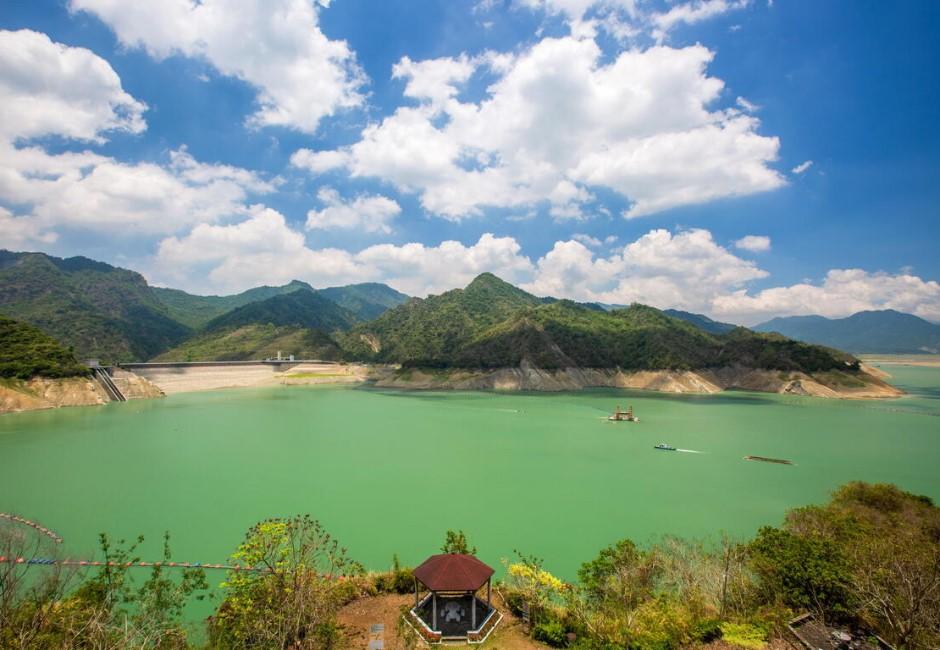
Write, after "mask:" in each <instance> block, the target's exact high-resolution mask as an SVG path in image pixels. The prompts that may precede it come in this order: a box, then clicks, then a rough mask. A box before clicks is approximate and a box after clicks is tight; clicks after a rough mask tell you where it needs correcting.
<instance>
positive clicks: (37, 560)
mask: <svg viewBox="0 0 940 650" xmlns="http://www.w3.org/2000/svg"><path fill="white" fill-rule="evenodd" d="M0 563H6V564H34V565H59V566H79V567H96V566H114V567H117V566H122V567H127V568H130V569H138V568H146V567H163V568H169V569H219V570H222V571H255V572H265V571H268V570H269V569H267V568H266V567H265V568H259V567H250V566H241V565H238V564H202V563H201V562H98V561H94V560H70V559H65V560H56V559H54V558H48V557H30V558H26V557H6V556H5V555H0Z"/></svg>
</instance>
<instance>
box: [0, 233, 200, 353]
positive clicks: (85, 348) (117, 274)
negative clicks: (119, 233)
mask: <svg viewBox="0 0 940 650" xmlns="http://www.w3.org/2000/svg"><path fill="white" fill-rule="evenodd" d="M0 314H5V315H7V316H10V317H13V318H16V319H18V320H22V321H26V322H28V323H30V324H32V325H35V326H36V327H38V328H40V329H41V330H42V331H43V332H45V333H46V334H49V335H50V336H52V337H54V338H55V339H57V340H58V341H61V342H62V343H63V344H65V345H66V346H71V347H72V348H74V350H75V353H76V354H77V355H79V356H80V357H97V358H100V359H102V360H103V361H107V362H114V361H131V360H140V359H147V358H150V357H152V356H153V355H154V354H157V353H159V352H160V351H162V350H165V349H167V348H168V347H171V346H173V345H176V344H177V343H179V342H180V341H182V340H183V339H184V338H186V337H187V336H188V335H189V334H190V331H191V330H190V328H189V327H187V326H186V325H184V324H182V323H178V322H176V321H175V320H173V319H172V318H171V317H170V316H169V314H168V312H167V309H166V307H164V305H163V304H162V303H160V302H159V301H158V300H157V299H156V298H155V297H154V295H153V293H152V291H151V288H150V287H149V286H148V285H147V282H146V280H144V278H143V276H141V275H140V274H139V273H135V272H133V271H128V270H126V269H120V268H116V267H113V266H110V265H108V264H104V263H102V262H96V261H94V260H90V259H88V258H85V257H70V258H68V259H60V258H58V257H52V256H49V255H44V254H42V253H11V252H9V251H0Z"/></svg>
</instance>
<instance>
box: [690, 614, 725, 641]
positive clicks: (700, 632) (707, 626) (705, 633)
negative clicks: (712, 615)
mask: <svg viewBox="0 0 940 650" xmlns="http://www.w3.org/2000/svg"><path fill="white" fill-rule="evenodd" d="M721 636H722V632H721V622H720V621H718V620H717V619H708V620H705V621H699V622H698V623H696V624H695V625H693V626H692V639H693V640H695V641H698V642H699V643H711V642H712V641H717V640H718V639H720V638H721Z"/></svg>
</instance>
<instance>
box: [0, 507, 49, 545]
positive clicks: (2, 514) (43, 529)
mask: <svg viewBox="0 0 940 650" xmlns="http://www.w3.org/2000/svg"><path fill="white" fill-rule="evenodd" d="M0 519H9V520H10V521H12V522H15V523H17V524H23V525H24V526H29V527H30V528H33V529H35V530H37V531H39V532H40V533H42V534H43V535H45V536H46V537H49V538H51V539H52V540H53V541H54V542H55V543H56V544H61V543H62V538H61V537H60V536H59V535H57V534H56V533H55V531H53V530H51V529H49V528H46V527H45V526H43V525H42V524H39V523H38V522H35V521H31V520H29V519H26V518H25V517H20V516H19V515H11V514H10V513H8V512H0Z"/></svg>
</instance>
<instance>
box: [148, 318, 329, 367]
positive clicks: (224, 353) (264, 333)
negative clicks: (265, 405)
mask: <svg viewBox="0 0 940 650" xmlns="http://www.w3.org/2000/svg"><path fill="white" fill-rule="evenodd" d="M278 351H281V352H283V353H284V354H293V355H294V356H295V358H297V359H322V360H325V361H335V360H338V359H339V357H340V350H339V348H338V347H337V345H336V343H335V342H334V341H333V339H332V337H331V336H330V335H329V334H327V333H326V332H323V331H321V330H316V329H308V328H305V327H297V326H294V325H272V324H270V323H268V324H256V325H244V326H242V327H237V328H234V329H221V330H216V331H212V332H205V333H202V334H198V335H196V336H194V337H193V338H191V339H188V340H186V341H185V342H183V343H182V344H181V345H179V346H177V347H175V348H173V349H171V350H168V351H166V352H164V353H163V354H161V355H159V356H157V357H156V358H155V359H154V361H242V360H246V359H254V360H259V359H267V358H271V357H274V356H276V355H277V353H278Z"/></svg>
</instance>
